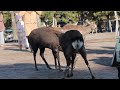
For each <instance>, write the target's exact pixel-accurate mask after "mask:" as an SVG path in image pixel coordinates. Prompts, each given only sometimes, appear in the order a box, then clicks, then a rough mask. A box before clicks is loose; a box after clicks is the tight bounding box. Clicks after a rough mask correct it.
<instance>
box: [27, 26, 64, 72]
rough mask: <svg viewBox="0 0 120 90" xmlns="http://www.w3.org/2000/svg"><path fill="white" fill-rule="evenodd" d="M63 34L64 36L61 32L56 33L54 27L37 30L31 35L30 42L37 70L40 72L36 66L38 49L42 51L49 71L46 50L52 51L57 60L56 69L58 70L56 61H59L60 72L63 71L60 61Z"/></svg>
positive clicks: (41, 53) (41, 54)
mask: <svg viewBox="0 0 120 90" xmlns="http://www.w3.org/2000/svg"><path fill="white" fill-rule="evenodd" d="M61 34H62V33H61V32H59V31H55V30H54V28H52V27H42V28H37V29H34V30H33V31H32V32H31V33H30V35H29V36H28V41H29V44H30V46H31V49H32V51H33V56H34V62H35V69H36V70H38V68H37V65H36V53H37V51H38V48H39V49H40V56H41V57H42V59H43V60H44V62H45V64H46V66H47V67H48V68H49V69H51V68H50V66H49V65H48V63H47V61H46V59H45V57H44V51H45V48H49V49H51V50H52V53H53V56H54V59H55V68H56V69H57V61H56V59H57V60H58V65H59V70H61V66H60V61H59V50H61V47H60V44H59V37H60V36H61Z"/></svg>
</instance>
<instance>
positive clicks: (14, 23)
mask: <svg viewBox="0 0 120 90" xmlns="http://www.w3.org/2000/svg"><path fill="white" fill-rule="evenodd" d="M10 14H11V20H12V29H13V39H14V41H17V40H18V36H17V28H16V22H15V17H14V12H13V11H10Z"/></svg>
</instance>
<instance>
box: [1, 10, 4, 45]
mask: <svg viewBox="0 0 120 90" xmlns="http://www.w3.org/2000/svg"><path fill="white" fill-rule="evenodd" d="M4 30H5V25H4V22H3V13H2V11H0V46H3V45H4V43H5V41H4Z"/></svg>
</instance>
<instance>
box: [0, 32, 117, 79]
mask: <svg viewBox="0 0 120 90" xmlns="http://www.w3.org/2000/svg"><path fill="white" fill-rule="evenodd" d="M114 35H115V33H114V32H113V33H110V32H109V33H98V34H93V35H92V34H90V35H88V36H87V37H86V50H87V57H88V62H89V64H90V67H91V69H92V72H93V74H94V75H95V77H96V79H118V77H117V69H116V68H115V67H111V61H112V57H113V51H114V46H115V39H114V38H115V36H114ZM78 56H79V57H78V60H77V61H76V64H75V69H74V72H73V73H74V76H73V77H71V78H70V79H91V76H90V73H89V71H88V68H87V66H86V65H85V63H84V60H83V59H82V57H81V56H80V55H78ZM45 58H46V60H47V62H48V63H49V65H50V67H52V68H53V69H52V70H49V69H48V68H47V67H46V65H45V64H44V62H43V60H42V59H41V57H40V56H39V51H38V53H37V64H38V69H39V71H35V67H34V60H33V55H32V53H31V52H30V51H29V50H28V51H26V50H25V49H24V50H23V51H19V48H18V44H17V43H6V44H5V46H4V47H0V79H61V78H62V77H63V72H62V71H59V70H55V69H54V68H55V67H54V58H53V56H52V52H51V50H49V49H46V52H45ZM60 61H61V66H62V69H63V70H64V69H65V66H66V61H65V58H64V55H63V53H62V52H60Z"/></svg>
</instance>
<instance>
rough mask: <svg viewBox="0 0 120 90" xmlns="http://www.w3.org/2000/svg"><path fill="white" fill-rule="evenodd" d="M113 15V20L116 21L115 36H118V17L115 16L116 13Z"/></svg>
mask: <svg viewBox="0 0 120 90" xmlns="http://www.w3.org/2000/svg"><path fill="white" fill-rule="evenodd" d="M114 14H115V19H116V30H115V32H116V33H115V36H118V35H119V33H118V27H119V24H118V15H117V11H114Z"/></svg>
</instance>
